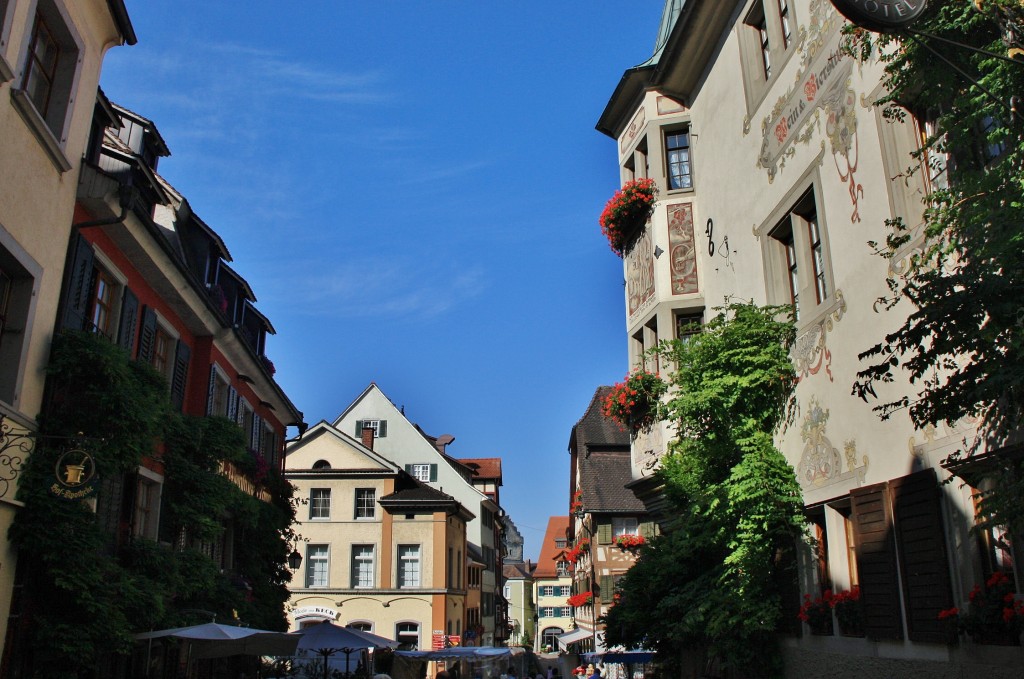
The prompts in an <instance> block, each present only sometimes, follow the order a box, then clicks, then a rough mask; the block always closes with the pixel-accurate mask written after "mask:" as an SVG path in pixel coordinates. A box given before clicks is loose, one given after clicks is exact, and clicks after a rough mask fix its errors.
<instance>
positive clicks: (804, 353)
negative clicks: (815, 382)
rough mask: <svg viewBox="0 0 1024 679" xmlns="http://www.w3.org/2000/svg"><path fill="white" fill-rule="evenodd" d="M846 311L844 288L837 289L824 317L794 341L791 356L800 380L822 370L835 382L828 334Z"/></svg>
mask: <svg viewBox="0 0 1024 679" xmlns="http://www.w3.org/2000/svg"><path fill="white" fill-rule="evenodd" d="M845 313H846V298H845V297H844V296H843V291H842V290H836V294H835V301H834V302H833V303H832V306H831V307H830V308H829V309H828V310H827V311H826V312H825V315H824V317H823V318H822V319H821V320H820V321H819V322H817V323H814V324H813V325H811V326H810V327H809V328H807V329H806V330H805V331H804V332H802V333H800V335H798V336H797V338H796V342H794V343H793V349H792V351H791V356H792V358H793V368H794V369H795V370H796V376H797V379H798V380H803V379H805V378H807V377H810V376H811V375H817V374H818V373H819V372H821V371H822V370H824V371H825V374H826V375H828V381H829V382H834V381H835V379H834V377H833V375H832V352H831V351H829V348H828V334H829V333H830V332H832V329H833V327H834V326H835V324H836V323H838V322H839V321H841V320H842V319H843V315H844V314H845Z"/></svg>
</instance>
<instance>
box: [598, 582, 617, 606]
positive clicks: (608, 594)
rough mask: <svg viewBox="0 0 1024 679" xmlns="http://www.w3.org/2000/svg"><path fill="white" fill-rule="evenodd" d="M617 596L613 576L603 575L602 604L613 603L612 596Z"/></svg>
mask: <svg viewBox="0 0 1024 679" xmlns="http://www.w3.org/2000/svg"><path fill="white" fill-rule="evenodd" d="M614 594H615V585H614V584H612V576H610V575H602V576H601V603H604V604H608V603H611V601H612V595H614Z"/></svg>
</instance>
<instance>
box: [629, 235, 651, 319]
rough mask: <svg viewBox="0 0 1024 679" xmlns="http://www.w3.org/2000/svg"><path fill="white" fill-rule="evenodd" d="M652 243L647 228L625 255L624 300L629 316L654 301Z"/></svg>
mask: <svg viewBox="0 0 1024 679" xmlns="http://www.w3.org/2000/svg"><path fill="white" fill-rule="evenodd" d="M653 242H654V237H653V234H652V233H651V229H650V227H648V228H646V229H644V232H643V235H641V236H640V239H639V240H637V242H636V244H635V245H634V246H633V249H632V250H630V251H629V254H628V255H626V298H627V308H628V309H629V315H630V316H632V315H633V314H635V313H637V312H638V311H640V310H641V309H643V308H644V306H645V305H646V304H647V303H648V302H650V301H651V300H652V299H654V247H653Z"/></svg>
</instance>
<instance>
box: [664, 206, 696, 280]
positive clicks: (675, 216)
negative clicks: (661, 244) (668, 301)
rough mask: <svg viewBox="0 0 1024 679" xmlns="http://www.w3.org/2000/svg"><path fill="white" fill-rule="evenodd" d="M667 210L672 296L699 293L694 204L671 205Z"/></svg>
mask: <svg viewBox="0 0 1024 679" xmlns="http://www.w3.org/2000/svg"><path fill="white" fill-rule="evenodd" d="M667 210H668V250H669V262H670V263H671V266H672V294H673V295H685V294H688V293H692V292H697V291H698V286H697V245H696V241H695V240H694V236H693V204H692V203H679V204H676V205H669V206H668V208H667Z"/></svg>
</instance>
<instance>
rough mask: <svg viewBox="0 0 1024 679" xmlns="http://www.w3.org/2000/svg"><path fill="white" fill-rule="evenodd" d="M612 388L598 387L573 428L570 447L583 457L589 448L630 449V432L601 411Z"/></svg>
mask: <svg viewBox="0 0 1024 679" xmlns="http://www.w3.org/2000/svg"><path fill="white" fill-rule="evenodd" d="M611 390H612V387H608V386H604V387H598V388H597V391H595V392H594V397H593V398H592V399H590V404H589V405H588V406H587V410H586V412H585V413H583V417H581V418H580V419H579V421H578V422H577V423H576V424H575V425H574V426H573V428H572V434H571V435H570V438H569V449H570V450H575V451H576V452H577V453H578V454H579V455H580V456H581V457H582V456H584V455H586V454H587V451H588V450H589V449H597V448H601V449H608V448H621V449H622V450H626V451H628V450H629V434H627V433H626V432H624V431H622V429H620V428H619V425H618V424H617V423H616V422H615V420H612V419H611V418H608V417H605V416H604V413H602V412H601V403H602V402H603V401H604V398H605V396H607V395H608V394H609V393H611Z"/></svg>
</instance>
